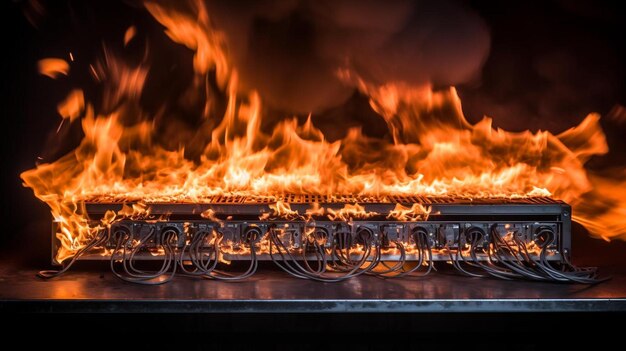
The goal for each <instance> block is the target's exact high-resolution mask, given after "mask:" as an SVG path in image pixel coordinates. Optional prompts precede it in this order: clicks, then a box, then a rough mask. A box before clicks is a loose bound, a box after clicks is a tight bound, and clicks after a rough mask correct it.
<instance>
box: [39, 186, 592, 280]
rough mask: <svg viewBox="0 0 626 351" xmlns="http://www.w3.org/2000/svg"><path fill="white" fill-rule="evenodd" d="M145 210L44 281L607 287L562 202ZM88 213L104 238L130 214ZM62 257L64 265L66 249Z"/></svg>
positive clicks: (263, 201) (384, 201)
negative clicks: (415, 279)
mask: <svg viewBox="0 0 626 351" xmlns="http://www.w3.org/2000/svg"><path fill="white" fill-rule="evenodd" d="M271 201H274V202H271ZM357 201H358V203H359V204H362V205H359V204H357ZM135 207H136V208H135V210H134V215H131V216H129V218H126V219H123V220H120V221H117V222H115V223H113V224H111V225H109V226H107V227H101V228H100V229H99V230H98V232H97V233H96V234H95V236H94V237H93V239H92V240H91V241H90V242H89V243H87V244H86V245H85V246H84V247H83V248H81V249H80V250H79V251H78V252H77V253H76V254H75V255H74V256H73V258H72V260H71V261H70V264H68V265H67V266H66V268H65V269H63V270H62V271H48V272H42V273H41V275H42V277H53V276H56V275H57V274H59V273H62V272H63V271H65V270H66V269H67V268H69V266H70V265H71V263H73V262H74V261H75V260H109V261H110V267H111V270H112V271H113V272H114V273H115V275H116V276H118V277H119V278H121V279H123V280H126V281H130V282H135V283H141V284H160V283H164V282H167V281H169V280H170V279H171V278H173V277H174V275H175V274H176V273H177V272H179V273H180V274H183V275H191V276H197V277H204V278H209V279H218V280H240V279H245V278H248V277H250V276H251V275H253V274H254V273H255V271H256V269H257V267H258V262H259V261H273V262H274V263H275V264H276V266H278V267H280V268H281V269H282V270H284V271H285V272H287V273H289V274H290V275H292V276H294V277H297V278H304V279H312V280H316V281H322V282H339V281H343V280H345V279H348V278H352V277H356V276H359V275H361V274H369V275H378V276H381V277H388V278H390V277H410V276H423V275H426V274H428V273H429V272H431V271H432V270H433V269H436V268H435V262H438V261H443V262H447V263H449V264H451V265H452V266H454V268H456V269H457V270H458V271H459V272H461V273H463V274H466V275H468V276H473V277H487V276H491V277H497V278H502V279H529V280H536V281H558V282H578V283H595V282H598V281H599V280H597V279H596V271H595V269H578V268H575V267H574V266H572V265H571V264H570V262H569V255H570V253H571V208H570V206H568V205H566V204H565V203H563V202H561V201H555V200H552V199H550V198H542V197H536V198H523V199H477V200H471V199H452V198H428V197H419V196H389V197H384V198H376V197H369V198H368V197H362V198H355V197H350V196H343V197H336V198H335V197H324V196H311V195H301V196H297V195H290V196H284V197H281V198H280V199H276V198H252V197H227V196H217V197H215V198H211V199H209V201H208V202H206V203H203V204H151V205H149V206H146V205H139V206H137V205H135ZM84 210H85V211H87V212H88V213H89V216H90V218H93V220H94V223H93V226H94V227H98V222H99V221H100V220H101V219H102V218H103V217H104V216H106V215H107V212H108V211H116V212H123V211H125V210H130V207H129V206H128V205H125V204H114V203H107V204H104V203H87V204H85V205H84ZM109 213H110V212H109ZM300 213H302V215H300ZM53 233H56V229H55V230H54V231H53ZM53 246H54V253H56V252H57V251H58V250H59V249H60V242H59V241H58V240H54V242H53ZM142 260H159V261H162V265H161V266H160V269H158V270H155V271H147V270H145V269H143V268H138V266H137V265H138V262H139V261H142ZM241 260H243V261H247V262H249V266H248V268H247V270H246V271H245V272H243V273H241V274H237V275H234V274H233V273H232V272H225V271H223V270H222V269H221V268H220V269H218V264H219V263H221V265H220V266H224V263H227V262H230V261H241Z"/></svg>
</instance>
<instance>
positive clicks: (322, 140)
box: [22, 1, 626, 283]
mask: <svg viewBox="0 0 626 351" xmlns="http://www.w3.org/2000/svg"><path fill="white" fill-rule="evenodd" d="M184 4H185V6H182V5H181V7H182V8H178V7H177V6H176V5H174V4H173V3H168V2H159V1H147V2H145V8H146V9H147V11H148V12H149V13H150V14H151V15H152V16H153V17H154V18H155V19H156V21H158V22H159V23H160V24H161V25H162V26H164V27H165V28H166V31H165V33H166V35H167V36H168V37H169V38H170V39H171V40H173V41H174V42H176V43H177V44H180V45H183V46H184V47H186V48H187V49H189V50H190V51H191V52H193V62H187V65H188V66H189V67H192V68H193V72H191V75H192V79H190V80H189V82H186V84H187V86H184V87H183V89H181V90H182V91H184V93H180V94H179V95H177V97H179V99H177V100H176V102H175V103H173V102H172V101H169V100H168V101H169V102H170V105H168V104H166V103H164V104H163V106H161V107H160V108H158V109H156V110H157V111H156V112H155V109H152V110H150V109H147V108H146V109H144V108H143V107H144V106H142V99H141V97H142V93H143V91H144V88H145V85H147V84H148V83H147V81H148V79H147V78H148V77H149V75H150V74H151V71H150V68H151V64H154V62H156V61H158V60H153V61H152V62H151V61H150V60H149V58H150V57H151V55H153V53H151V52H150V47H149V46H148V45H145V47H144V48H142V50H138V51H140V52H141V55H140V58H139V59H137V58H135V59H134V60H130V59H129V60H126V59H124V55H123V54H120V53H119V52H114V50H108V49H107V47H106V46H105V47H104V54H103V55H102V56H103V59H101V60H97V62H94V63H92V64H89V65H88V67H89V73H90V74H91V76H92V78H93V80H94V81H95V82H96V83H97V84H98V87H99V89H100V91H101V92H102V101H101V102H100V103H99V104H92V103H90V102H88V101H87V99H86V96H87V94H84V93H83V91H82V90H81V89H75V90H73V91H72V92H71V93H70V94H69V95H68V97H67V99H66V100H65V101H64V102H62V103H61V104H60V105H59V108H58V112H59V114H60V115H61V116H62V117H63V119H62V122H61V125H60V126H59V130H58V131H61V132H62V131H63V130H64V128H70V127H68V126H74V127H73V128H74V129H80V131H81V132H82V140H81V141H80V143H78V145H74V146H75V149H74V150H73V151H72V152H70V153H67V154H66V155H65V156H62V157H60V158H58V159H55V160H51V161H49V162H48V161H47V160H46V162H42V163H40V164H38V165H37V167H36V168H34V169H32V170H29V171H26V172H24V173H23V174H22V179H23V180H24V184H25V185H26V186H28V187H30V188H32V189H33V190H34V193H35V195H36V196H37V197H38V198H39V199H41V200H42V201H44V202H45V203H46V204H47V205H48V206H49V207H50V208H51V212H52V216H53V218H54V235H53V247H54V252H53V256H54V261H55V262H56V263H62V264H64V265H65V267H64V268H63V269H62V270H61V271H60V272H64V271H65V270H67V268H69V266H71V264H72V263H73V262H75V261H77V260H110V264H111V268H112V269H113V270H114V272H115V273H116V275H117V276H119V277H120V278H122V279H124V280H129V281H133V282H139V283H161V282H165V281H167V280H168V279H170V278H171V277H173V276H174V274H175V273H177V272H178V273H183V274H186V275H193V276H200V277H206V278H212V279H223V280H237V279H244V278H246V277H249V276H251V275H252V274H253V273H254V271H255V270H256V268H257V265H258V262H259V261H273V262H274V263H275V264H276V265H277V266H279V267H280V268H281V269H283V270H284V271H286V272H287V273H289V274H291V275H293V276H295V277H298V278H308V279H314V280H320V281H339V280H344V279H347V278H350V277H354V276H357V275H361V274H375V275H380V276H384V277H392V276H397V277H404V276H410V275H422V274H426V273H428V272H430V271H431V270H434V269H435V268H436V266H435V262H438V261H441V262H442V264H446V263H447V264H450V265H452V266H454V267H455V268H456V269H457V270H459V271H460V272H462V273H464V274H467V275H470V276H481V277H482V276H493V277H498V278H503V279H515V278H523V279H529V280H537V281H567V282H579V283H593V282H597V280H596V272H595V270H593V269H579V268H576V267H574V266H572V265H571V263H570V261H569V257H570V254H571V223H572V220H577V221H579V222H581V223H583V224H584V225H585V226H586V227H587V228H588V229H589V231H590V232H591V233H592V234H594V235H596V236H601V237H604V238H610V237H614V236H619V235H621V234H622V233H624V230H623V229H624V228H623V227H621V226H622V223H623V215H622V213H623V209H624V208H626V204H625V203H624V199H625V198H626V197H625V196H623V194H624V190H623V189H624V187H623V186H622V185H623V184H621V183H620V182H619V181H613V180H610V179H609V178H604V177H602V176H601V175H599V174H593V173H591V172H587V169H586V168H585V163H586V162H587V161H588V160H589V159H590V158H591V157H592V156H594V155H602V154H604V153H606V152H607V150H608V146H607V142H606V139H605V136H604V134H603V132H602V129H601V127H600V124H599V118H600V117H599V115H597V114H594V113H592V114H589V115H588V116H587V117H586V118H585V119H584V120H583V121H582V122H581V123H580V124H579V125H578V126H575V127H572V128H570V129H568V130H565V131H564V132H562V133H559V134H553V133H551V132H548V131H537V132H531V131H530V130H527V131H524V132H517V133H513V132H507V131H504V130H502V129H499V128H494V127H493V126H492V120H491V119H490V118H487V117H485V118H483V119H482V120H481V121H479V122H477V123H475V124H473V123H470V122H469V121H468V120H467V119H466V118H465V116H464V115H463V112H462V108H461V102H460V99H459V96H458V95H457V92H456V89H455V88H454V87H452V86H448V87H447V88H442V89H434V88H433V86H432V85H431V84H430V83H424V82H422V83H421V84H416V83H415V82H407V81H403V80H400V79H396V78H398V77H396V76H393V77H384V79H381V78H380V77H378V78H377V79H374V78H375V77H374V76H375V75H373V74H370V73H372V72H374V73H376V72H377V71H376V70H372V72H369V71H368V70H367V67H365V66H367V65H365V66H364V65H358V64H351V60H344V59H341V60H336V63H337V64H336V67H333V70H332V79H333V80H336V81H337V82H339V83H341V84H342V85H345V86H348V87H349V89H351V91H352V93H354V92H356V91H358V92H359V93H360V94H361V95H362V96H364V97H366V98H367V100H369V106H368V108H369V109H370V111H371V112H372V113H376V114H378V115H379V116H380V118H381V121H384V123H386V125H387V129H388V130H387V133H386V134H385V135H384V136H372V135H367V134H366V133H365V132H364V130H363V129H361V128H356V127H351V128H348V127H346V128H345V133H343V135H342V136H341V137H339V138H333V140H329V139H328V138H327V136H326V135H325V134H324V133H323V132H322V129H319V128H316V127H315V125H314V120H315V114H314V113H312V114H308V116H307V114H302V113H300V114H294V115H290V116H284V115H282V116H279V117H278V118H277V117H276V116H271V117H270V116H268V115H269V114H270V112H276V110H271V109H266V108H265V107H266V106H265V105H264V101H269V102H270V103H271V102H272V99H271V97H272V96H271V94H267V93H264V92H262V91H259V90H256V89H255V88H254V87H253V86H251V82H250V81H249V80H245V74H244V73H246V72H244V71H243V70H239V69H240V68H239V67H238V66H237V64H236V63H237V61H238V60H237V59H238V55H237V54H236V50H237V49H238V48H239V47H238V46H237V45H234V46H232V47H229V46H228V40H227V39H228V36H227V35H226V34H225V33H224V32H222V31H221V30H220V29H219V28H218V27H219V26H217V25H216V24H215V23H214V21H213V19H214V18H212V17H211V13H210V10H209V9H208V8H207V6H206V4H205V3H204V2H202V1H189V2H185V3H184ZM329 6H330V5H329ZM300 9H301V7H297V8H294V9H292V10H293V11H296V12H297V11H300ZM398 13H403V11H398ZM296 17H297V16H296ZM337 20H340V19H337ZM359 23H360V22H359ZM350 25H354V23H352V22H350V21H348V23H343V24H341V26H339V27H341V29H342V30H343V29H346V28H347V27H350ZM356 27H357V28H354V30H358V29H359V26H356ZM231 29H232V28H231ZM398 30H400V29H398ZM159 33H160V35H162V36H163V35H164V34H163V33H162V32H161V31H159ZM137 35H138V34H137V29H136V28H135V27H134V26H133V27H130V28H128V30H127V31H126V34H125V35H124V40H123V47H122V48H121V49H119V51H122V52H123V50H126V48H127V47H128V46H129V45H132V42H133V40H134V38H135V37H136V36H137ZM329 37H332V36H329ZM230 39H233V38H232V37H231V38H230ZM121 43H122V41H120V45H121ZM129 43H131V44H129ZM138 45H139V44H138ZM239 49H240V48H239ZM346 55H348V54H346ZM154 56H158V55H154ZM348 56H349V55H348ZM348 58H352V59H356V57H348ZM75 59H78V58H75V57H74V55H72V54H71V53H70V54H69V55H68V60H69V62H67V61H68V60H66V59H61V58H55V59H48V60H42V61H41V62H40V71H41V73H42V74H44V75H46V76H48V77H51V78H57V77H59V76H63V75H67V74H69V70H70V67H72V65H73V62H75ZM333 62H335V61H333ZM477 62H483V61H481V60H480V58H479V59H478V60H477ZM239 63H241V62H239ZM480 64H481V63H480ZM171 68H172V67H168V68H167V69H164V70H162V71H168V70H169V69H171ZM374 68H376V67H374ZM190 70H191V69H190ZM247 73H249V72H247ZM392 78H393V79H392ZM293 79H299V78H298V77H293ZM279 85H280V84H279ZM153 90H159V89H153ZM318 93H319V94H322V93H324V92H322V91H319V92H318ZM265 96H269V97H270V98H268V99H265V100H264V97H265ZM172 100H175V99H172ZM176 104H178V105H176ZM190 104H191V105H193V104H195V105H194V106H195V107H196V108H197V109H196V110H193V109H191V108H189V106H188V105H190ZM173 105H176V106H173ZM366 105H367V104H366ZM181 106H182V107H181ZM177 108H178V110H177ZM180 110H182V111H183V112H181V113H179V114H191V113H190V112H189V111H194V112H198V113H197V115H194V117H195V118H194V119H192V120H191V121H185V123H183V122H180V121H176V120H175V118H171V119H170V118H169V116H170V115H169V112H171V111H178V112H180ZM268 111H270V112H268ZM172 115H175V113H172ZM270 118H274V119H273V120H272V121H271V123H268V119H270ZM78 124H80V128H78V127H79V126H78ZM268 125H271V127H269V128H268V127H267V126H268ZM58 131H57V132H58ZM60 134H62V133H60ZM277 194H278V195H277ZM290 194H293V195H290ZM609 202H610V203H611V206H606V203H609ZM570 205H571V207H572V208H573V212H572V210H571V208H570ZM598 209H600V210H601V211H599V210H598ZM572 214H574V215H575V216H574V217H572ZM142 260H158V261H161V262H162V266H161V268H160V269H157V270H156V271H150V272H149V271H147V270H146V269H145V268H142V267H140V266H139V264H138V263H137V262H139V261H142ZM230 261H247V262H249V263H250V266H249V269H248V270H246V271H245V272H244V273H243V274H240V275H233V273H232V272H227V271H224V264H226V263H227V262H230ZM58 273H59V272H51V271H49V272H42V276H44V277H50V276H55V275H56V274H58Z"/></svg>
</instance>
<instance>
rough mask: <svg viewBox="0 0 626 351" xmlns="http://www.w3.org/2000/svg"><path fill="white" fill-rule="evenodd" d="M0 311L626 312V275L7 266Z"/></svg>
mask: <svg viewBox="0 0 626 351" xmlns="http://www.w3.org/2000/svg"><path fill="white" fill-rule="evenodd" d="M0 267H1V268H0V310H4V311H14V312H17V311H19V312H108V313H110V312H160V313H170V312H176V313H194V312H199V313H225V312H261V313H262V312H266V313H267V312H269V313H272V312H351V313H354V312H357V313H359V312H394V313H395V312H412V313H419V312H430V313H432V312H574V311H579V312H580V311H604V312H610V311H626V272H624V271H623V270H622V269H621V267H615V266H614V267H612V268H611V267H602V272H603V273H604V274H608V275H611V276H612V279H611V280H610V281H607V282H604V283H601V284H597V285H594V286H586V285H578V284H558V283H538V282H527V281H502V280H496V279H479V278H469V277H464V276H460V275H457V274H456V273H455V272H454V271H453V270H451V269H443V270H441V271H439V272H433V273H431V274H430V275H428V276H426V277H423V278H408V279H407V278H404V279H381V278H376V277H372V276H360V277H357V278H353V279H350V280H347V281H344V282H341V283H320V282H314V281H307V280H300V279H296V278H292V277H290V276H288V275H287V274H286V273H284V272H282V271H277V270H276V269H274V268H273V267H272V266H271V265H269V266H264V267H261V269H260V271H259V272H257V274H256V275H254V276H253V277H252V278H250V279H248V280H246V281H242V282H234V283H233V282H220V281H212V280H202V279H191V278H186V277H176V278H175V279H174V281H172V282H170V283H168V284H164V285H160V286H142V285H135V284H131V283H126V282H123V281H121V280H119V279H117V278H116V277H115V276H114V275H113V274H112V273H110V272H109V271H108V269H107V266H106V264H105V265H99V266H98V265H96V266H95V267H94V265H93V264H91V265H89V266H84V265H83V266H82V267H81V266H79V267H76V269H73V270H71V271H70V272H68V273H67V274H66V275H63V276H61V277H59V278H56V279H53V280H49V281H43V280H41V279H39V278H36V277H35V273H36V270H35V269H32V268H20V267H19V266H15V265H13V264H11V263H7V262H4V264H1V265H0Z"/></svg>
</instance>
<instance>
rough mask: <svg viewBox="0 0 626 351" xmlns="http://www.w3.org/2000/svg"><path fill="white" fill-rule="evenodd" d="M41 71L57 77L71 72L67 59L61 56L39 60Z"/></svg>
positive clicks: (45, 74) (54, 77)
mask: <svg viewBox="0 0 626 351" xmlns="http://www.w3.org/2000/svg"><path fill="white" fill-rule="evenodd" d="M38 65H39V73H41V74H43V75H44V76H48V77H50V78H52V79H56V78H58V77H59V76H61V75H64V76H66V75H67V74H68V73H69V72H70V65H69V64H68V63H67V61H65V60H62V59H59V58H45V59H41V60H39V64H38Z"/></svg>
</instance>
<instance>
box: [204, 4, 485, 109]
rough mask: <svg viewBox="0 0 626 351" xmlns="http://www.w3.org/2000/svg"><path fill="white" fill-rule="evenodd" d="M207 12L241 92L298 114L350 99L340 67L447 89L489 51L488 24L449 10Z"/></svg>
mask: <svg viewBox="0 0 626 351" xmlns="http://www.w3.org/2000/svg"><path fill="white" fill-rule="evenodd" d="M208 8H209V12H210V13H211V17H212V19H213V20H214V22H215V24H216V26H217V27H218V28H220V29H221V30H223V31H224V32H225V34H226V36H227V39H228V43H229V47H230V50H231V51H232V56H233V60H234V62H235V65H236V66H237V68H238V69H239V72H240V75H241V77H240V78H241V82H242V88H243V89H251V88H255V89H257V90H258V91H259V93H260V94H261V97H262V99H263V101H265V102H266V103H268V104H269V105H271V106H272V107H274V108H278V109H282V110H287V111H291V112H296V113H308V112H319V111H323V110H326V109H328V108H331V107H334V106H338V105H340V104H342V103H344V102H345V101H346V100H347V99H348V98H349V97H350V96H352V94H353V91H354V88H353V87H351V86H349V85H347V84H346V83H344V82H342V81H341V80H340V79H339V78H338V77H337V71H338V70H339V69H341V68H348V69H350V70H352V71H353V72H355V73H357V74H358V75H360V76H361V77H363V78H364V79H366V80H368V81H370V82H373V83H376V84H382V83H386V82H394V81H404V82H405V83H409V84H424V83H432V84H434V85H451V84H458V83H462V82H466V81H468V80H471V79H473V78H475V77H476V75H477V74H478V71H479V69H480V68H481V67H482V64H483V63H484V61H485V59H486V57H487V54H488V51H489V43H490V40H489V32H488V30H487V27H486V25H485V24H484V22H483V21H482V20H481V19H480V18H479V17H478V15H476V14H475V13H474V12H472V11H471V10H469V9H466V8H465V7H463V6H462V5H460V4H459V3H457V2H452V1H408V0H393V1H376V0H365V1H363V0H362V1H358V0H343V1H336V0H335V1H333V0H317V1H315V0H292V1H279V0H261V1H252V0H250V1H227V0H223V1H222V0H209V1H208Z"/></svg>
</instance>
